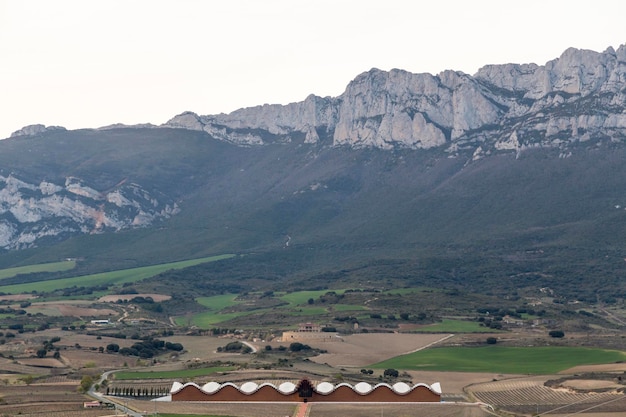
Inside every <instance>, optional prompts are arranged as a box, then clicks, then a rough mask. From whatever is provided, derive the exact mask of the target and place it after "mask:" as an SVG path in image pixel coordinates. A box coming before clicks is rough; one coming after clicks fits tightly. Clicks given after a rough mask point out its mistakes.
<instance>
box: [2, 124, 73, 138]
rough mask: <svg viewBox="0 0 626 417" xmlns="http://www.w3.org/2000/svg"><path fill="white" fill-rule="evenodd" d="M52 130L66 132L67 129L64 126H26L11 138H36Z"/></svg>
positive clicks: (12, 134)
mask: <svg viewBox="0 0 626 417" xmlns="http://www.w3.org/2000/svg"><path fill="white" fill-rule="evenodd" d="M52 130H65V128H64V127H62V126H44V125H41V124H37V125H28V126H24V127H23V128H21V129H20V130H16V131H15V132H13V133H11V137H12V138H16V137H20V136H36V135H39V134H41V133H45V132H49V131H52Z"/></svg>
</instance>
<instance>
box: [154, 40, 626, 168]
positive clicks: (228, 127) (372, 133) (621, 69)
mask: <svg viewBox="0 0 626 417" xmlns="http://www.w3.org/2000/svg"><path fill="white" fill-rule="evenodd" d="M625 108H626V45H622V46H620V47H619V48H618V49H617V51H615V50H614V49H613V48H608V49H607V50H606V51H604V52H602V53H598V52H594V51H589V50H580V49H574V48H570V49H568V50H566V51H565V52H564V53H563V54H562V55H561V56H560V57H559V58H557V59H554V60H552V61H549V62H547V63H546V64H545V65H543V66H540V65H536V64H506V65H487V66H485V67H483V68H481V69H480V70H479V71H478V72H477V73H476V74H475V75H474V76H470V75H467V74H464V73H461V72H455V71H444V72H442V73H440V74H438V75H431V74H412V73H409V72H407V71H402V70H391V71H388V72H387V71H381V70H378V69H372V70H370V71H368V72H366V73H363V74H361V75H359V76H358V77H356V78H355V79H354V80H353V81H352V82H351V83H350V84H349V85H348V86H347V88H346V90H345V92H344V93H343V94H342V95H341V96H339V97H336V98H331V97H325V98H322V97H316V96H313V95H311V96H309V97H307V98H306V100H304V101H303V102H299V103H291V104H288V105H284V106H283V105H263V106H257V107H251V108H245V109H240V110H237V111H234V112H232V113H230V114H219V115H212V116H199V115H196V114H194V113H190V112H187V113H183V114H181V115H178V116H176V117H174V118H173V119H171V120H170V121H168V122H167V123H166V124H165V125H163V126H165V127H175V128H185V129H193V130H202V131H205V132H207V133H209V134H210V135H212V136H213V137H215V138H217V139H221V140H225V141H228V142H232V143H236V144H239V145H246V146H249V145H262V144H266V143H272V142H273V143H275V142H289V141H304V142H307V143H315V142H322V141H324V140H328V143H332V144H333V145H335V146H341V145H347V146H353V147H378V148H383V149H391V148H398V147H400V148H410V149H429V148H441V149H442V150H445V151H446V152H448V153H450V154H456V153H458V152H461V151H467V152H471V154H472V155H474V157H476V156H477V154H476V152H477V151H478V148H480V150H479V151H478V155H487V154H489V153H491V152H511V151H515V152H519V151H521V150H523V149H525V148H527V147H537V146H550V147H564V146H567V145H568V144H571V143H576V142H585V141H589V140H601V139H602V140H604V139H608V140H611V141H622V140H624V139H626V110H625Z"/></svg>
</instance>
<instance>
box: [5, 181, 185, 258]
mask: <svg viewBox="0 0 626 417" xmlns="http://www.w3.org/2000/svg"><path fill="white" fill-rule="evenodd" d="M178 210H179V209H178V206H177V205H176V203H174V202H169V201H167V202H163V201H159V199H157V198H155V197H154V196H152V195H150V193H148V192H147V191H145V190H143V189H142V188H141V187H140V186H138V185H137V184H125V183H121V184H119V185H118V186H117V187H115V188H114V189H111V190H107V191H106V192H100V191H97V190H95V189H93V188H91V187H89V186H86V185H85V184H83V182H82V181H81V180H80V179H78V178H72V177H69V178H67V179H66V181H65V184H54V183H52V182H48V181H42V182H41V183H39V184H30V183H27V182H25V181H22V180H20V179H18V178H16V177H14V176H13V175H9V176H7V177H4V176H0V247H1V248H3V249H24V248H29V247H34V246H36V245H37V243H38V242H40V241H41V240H45V239H61V238H64V237H66V236H69V235H72V234H76V233H83V234H84V233H102V232H105V231H119V230H123V229H129V228H135V227H145V226H149V225H151V224H152V223H153V222H155V221H156V220H160V219H164V218H168V217H170V216H172V215H174V214H176V213H177V212H178Z"/></svg>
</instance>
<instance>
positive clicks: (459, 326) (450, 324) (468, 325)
mask: <svg viewBox="0 0 626 417" xmlns="http://www.w3.org/2000/svg"><path fill="white" fill-rule="evenodd" d="M413 332H415V333H497V332H498V330H495V329H490V328H489V327H484V326H481V325H480V323H479V322H477V321H466V320H450V319H445V320H442V321H441V323H435V324H431V325H428V326H424V327H421V328H419V329H416V330H414V331H413Z"/></svg>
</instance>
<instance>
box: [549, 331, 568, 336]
mask: <svg viewBox="0 0 626 417" xmlns="http://www.w3.org/2000/svg"><path fill="white" fill-rule="evenodd" d="M548 334H549V335H550V337H557V338H561V337H564V336H565V332H563V330H551V331H550V332H549V333H548Z"/></svg>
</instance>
